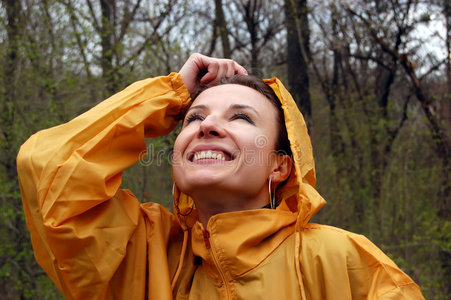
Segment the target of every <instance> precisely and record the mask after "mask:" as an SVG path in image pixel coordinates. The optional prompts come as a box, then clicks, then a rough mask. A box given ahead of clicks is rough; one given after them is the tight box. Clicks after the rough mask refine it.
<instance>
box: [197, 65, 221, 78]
mask: <svg viewBox="0 0 451 300" xmlns="http://www.w3.org/2000/svg"><path fill="white" fill-rule="evenodd" d="M219 69H220V66H219V63H217V62H216V61H213V62H211V63H210V64H208V72H207V74H205V75H204V76H202V78H201V79H200V83H202V84H208V83H212V81H214V80H215V78H216V77H217V75H218V72H219Z"/></svg>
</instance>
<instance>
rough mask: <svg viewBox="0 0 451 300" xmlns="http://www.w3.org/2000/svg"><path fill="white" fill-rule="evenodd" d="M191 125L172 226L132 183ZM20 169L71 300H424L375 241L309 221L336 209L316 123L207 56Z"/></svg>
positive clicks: (179, 154) (69, 127) (45, 247)
mask: <svg viewBox="0 0 451 300" xmlns="http://www.w3.org/2000/svg"><path fill="white" fill-rule="evenodd" d="M201 74H203V75H201ZM199 78H200V79H199ZM222 78H226V79H222ZM202 86H204V87H202ZM190 95H196V96H195V97H193V98H195V99H194V100H192V99H191V97H190ZM180 116H184V117H183V126H182V130H181V132H180V134H179V136H178V137H177V139H176V141H175V144H174V164H173V172H174V211H175V214H172V213H171V212H169V211H167V210H166V209H165V208H163V207H162V206H160V205H158V204H155V203H145V204H140V203H139V202H138V201H137V199H136V198H135V196H134V195H133V194H132V193H131V192H130V191H128V190H121V189H120V184H121V174H122V172H123V170H125V169H126V168H128V167H129V166H131V165H132V164H134V163H136V162H137V161H138V159H139V157H140V153H141V152H142V151H143V150H144V149H145V143H144V138H145V137H153V136H160V135H165V134H168V133H169V132H170V131H171V130H172V129H173V128H174V127H175V126H176V124H177V122H178V121H180V119H181V118H180ZM17 164H18V173H19V181H20V185H21V190H22V199H23V204H24V209H25V214H26V218H27V225H28V228H29V230H30V233H31V239H32V242H33V248H34V251H35V256H36V259H37V261H38V262H39V264H40V265H41V266H42V267H43V269H44V270H45V271H46V272H47V274H48V275H49V277H50V278H51V279H52V280H53V281H54V283H55V284H56V285H57V287H58V288H59V289H60V290H61V292H62V293H63V294H64V295H65V296H66V298H67V299H423V297H422V295H421V291H420V289H419V287H418V286H417V285H416V284H415V283H414V282H413V281H412V280H411V279H410V278H409V277H408V276H407V275H406V274H405V273H403V272H402V271H401V270H400V269H399V268H398V267H397V266H396V265H395V264H394V263H393V262H392V261H391V260H390V259H389V258H388V257H387V256H386V255H385V254H383V253H382V252H381V251H380V250H379V249H378V248H377V247H376V246H375V245H373V244H372V243H371V242H370V241H368V240H367V239H366V238H365V237H363V236H360V235H356V234H353V233H350V232H347V231H344V230H341V229H338V228H334V227H330V226H325V225H319V224H313V223H310V222H309V220H310V218H311V217H312V216H313V215H314V214H315V213H316V212H317V211H318V210H319V209H320V208H321V207H322V206H323V205H324V204H325V201H324V199H323V198H322V197H321V196H320V195H319V194H318V192H317V191H316V190H315V189H314V185H315V169H314V160H313V153H312V147H311V144H310V138H309V136H308V133H307V128H306V125H305V122H304V119H303V117H302V115H301V113H300V112H299V110H298V109H297V107H296V104H295V103H294V101H293V99H292V98H291V96H290V94H289V93H288V92H287V90H286V89H285V88H284V86H283V85H282V83H281V82H280V81H279V80H278V79H276V78H273V79H270V80H265V81H261V80H260V79H256V78H254V77H250V76H247V72H246V70H245V69H244V68H243V67H241V66H240V65H238V64H237V63H236V62H234V61H232V60H227V59H215V58H210V57H206V56H203V55H200V54H194V55H192V56H191V57H190V58H189V59H188V60H187V62H186V63H185V65H184V66H183V67H182V69H181V70H180V72H179V73H178V74H177V73H171V74H170V75H168V76H162V77H158V78H151V79H147V80H143V81H140V82H137V83H135V84H133V85H131V86H129V87H128V88H127V89H125V90H124V91H122V92H120V93H118V94H116V95H114V96H112V97H111V98H109V99H107V100H105V101H104V102H102V103H101V104H99V105H97V106H96V107H94V108H93V109H91V110H90V111H88V112H86V113H84V114H83V115H81V116H79V117H77V118H75V119H74V120H72V121H70V122H68V123H66V124H63V125H60V126H57V127H54V128H50V129H47V130H43V131H41V132H38V133H37V134H35V135H33V136H32V137H30V139H29V140H28V141H27V142H26V143H25V144H24V145H23V146H22V148H21V150H20V153H19V155H18V158H17Z"/></svg>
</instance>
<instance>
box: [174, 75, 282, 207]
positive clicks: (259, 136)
mask: <svg viewBox="0 0 451 300" xmlns="http://www.w3.org/2000/svg"><path fill="white" fill-rule="evenodd" d="M276 124H277V111H276V109H275V108H274V106H273V105H272V104H271V103H270V102H269V101H268V100H267V99H266V97H265V96H263V95H262V94H260V93H259V92H257V91H255V90H253V89H252V88H249V87H246V86H242V85H236V84H225V85H220V86H216V87H212V88H209V89H207V90H205V91H204V92H202V93H201V94H200V95H199V96H198V97H197V98H196V100H195V101H194V103H193V104H192V106H191V107H190V109H189V110H188V112H187V114H186V117H185V120H184V124H183V127H182V130H181V132H180V134H179V136H178V137H177V139H176V141H175V144H174V161H173V163H174V164H173V172H174V179H175V182H176V184H177V186H178V188H179V189H180V190H181V191H182V192H184V193H186V194H188V195H190V196H192V197H193V198H194V199H197V198H208V197H218V199H219V198H221V195H230V194H231V195H234V194H235V195H239V196H240V197H241V198H242V197H246V198H252V197H255V196H257V195H258V194H259V193H260V194H261V193H264V194H265V195H268V191H267V185H266V183H267V181H268V176H269V174H270V173H271V170H272V169H273V168H274V164H275V162H274V161H275V156H276V155H277V154H276V153H275V151H274V150H275V148H274V147H275V144H276V140H277V136H278V133H277V125H276ZM262 190H263V192H262Z"/></svg>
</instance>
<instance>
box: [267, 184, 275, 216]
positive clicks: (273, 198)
mask: <svg viewBox="0 0 451 300" xmlns="http://www.w3.org/2000/svg"><path fill="white" fill-rule="evenodd" d="M271 181H272V178H271V177H269V184H268V192H269V204H270V205H271V209H276V193H275V191H274V195H273V194H272V191H271Z"/></svg>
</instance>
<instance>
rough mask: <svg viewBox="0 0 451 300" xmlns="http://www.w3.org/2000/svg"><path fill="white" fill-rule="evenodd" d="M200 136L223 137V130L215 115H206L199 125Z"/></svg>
mask: <svg viewBox="0 0 451 300" xmlns="http://www.w3.org/2000/svg"><path fill="white" fill-rule="evenodd" d="M199 136H200V137H224V136H225V131H224V128H223V127H222V126H221V124H220V123H219V122H218V120H217V118H216V117H215V116H212V115H210V116H207V117H206V118H205V119H204V120H203V121H202V122H201V123H200V126H199Z"/></svg>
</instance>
